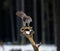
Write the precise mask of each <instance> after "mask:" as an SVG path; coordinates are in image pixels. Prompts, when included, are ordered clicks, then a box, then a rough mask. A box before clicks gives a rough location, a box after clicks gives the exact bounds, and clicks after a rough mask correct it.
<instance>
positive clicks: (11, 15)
mask: <svg viewBox="0 0 60 51" xmlns="http://www.w3.org/2000/svg"><path fill="white" fill-rule="evenodd" d="M59 5H60V0H0V41H2V42H5V43H7V42H10V43H17V44H28V43H29V42H28V40H27V39H26V38H25V37H23V36H22V35H21V33H20V32H19V29H20V28H21V27H22V21H21V18H19V17H17V16H16V11H21V10H22V11H24V12H25V13H26V14H27V15H29V16H31V18H32V19H33V22H32V23H31V24H30V26H33V29H34V31H35V34H34V36H33V38H34V40H35V42H36V43H39V42H42V43H43V44H55V45H58V47H59V49H60V46H59V44H60V41H59V40H60V36H59V35H60V6H59Z"/></svg>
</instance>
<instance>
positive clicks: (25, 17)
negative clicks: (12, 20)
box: [16, 11, 32, 26]
mask: <svg viewBox="0 0 60 51" xmlns="http://www.w3.org/2000/svg"><path fill="white" fill-rule="evenodd" d="M16 15H17V16H18V17H20V18H21V19H22V21H23V26H26V25H27V26H29V24H30V22H32V18H31V17H30V16H28V15H26V14H25V13H24V12H23V11H17V12H16Z"/></svg>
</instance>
